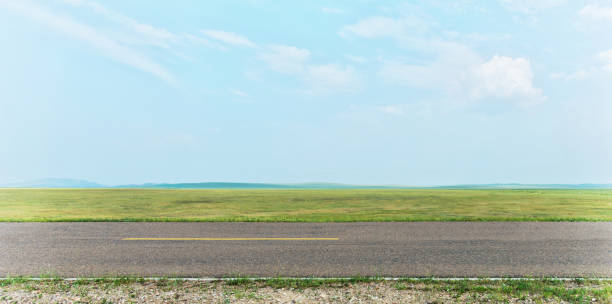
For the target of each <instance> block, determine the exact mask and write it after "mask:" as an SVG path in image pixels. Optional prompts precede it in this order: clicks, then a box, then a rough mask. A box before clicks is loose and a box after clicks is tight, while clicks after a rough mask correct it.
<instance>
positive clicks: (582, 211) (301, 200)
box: [0, 189, 612, 222]
mask: <svg viewBox="0 0 612 304" xmlns="http://www.w3.org/2000/svg"><path fill="white" fill-rule="evenodd" d="M0 221H287V222H293V221H296V222H343V221H612V190H609V189H608V190H441V189H427V190H418V189H410V190H391V189H384V190H371V189H370V190H357V189H350V190H240V189H234V190H185V189H181V190H170V189H164V190H154V189H0Z"/></svg>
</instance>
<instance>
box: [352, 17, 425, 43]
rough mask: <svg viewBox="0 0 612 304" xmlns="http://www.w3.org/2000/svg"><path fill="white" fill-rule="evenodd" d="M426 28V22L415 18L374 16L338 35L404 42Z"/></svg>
mask: <svg viewBox="0 0 612 304" xmlns="http://www.w3.org/2000/svg"><path fill="white" fill-rule="evenodd" d="M428 27H429V24H428V23H427V22H426V21H424V20H422V19H420V18H418V17H415V16H405V17H401V18H391V17H384V16H374V17H368V18H366V19H363V20H361V21H359V22H357V23H355V24H351V25H347V26H345V27H344V28H342V30H340V35H341V36H343V37H347V36H350V35H355V36H359V37H363V38H393V39H396V40H406V39H408V38H410V37H412V36H414V33H415V32H423V31H425V30H427V28H428Z"/></svg>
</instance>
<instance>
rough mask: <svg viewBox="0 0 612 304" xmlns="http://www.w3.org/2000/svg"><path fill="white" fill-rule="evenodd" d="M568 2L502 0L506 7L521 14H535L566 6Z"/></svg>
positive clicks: (561, 0) (552, 0)
mask: <svg viewBox="0 0 612 304" xmlns="http://www.w3.org/2000/svg"><path fill="white" fill-rule="evenodd" d="M565 2H566V0H501V3H502V5H503V6H504V7H506V8H507V9H509V10H511V11H517V12H521V13H526V14H530V13H534V12H536V11H539V10H545V9H550V8H554V7H557V6H560V5H563V4H565Z"/></svg>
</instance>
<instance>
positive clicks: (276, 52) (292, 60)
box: [259, 45, 310, 74]
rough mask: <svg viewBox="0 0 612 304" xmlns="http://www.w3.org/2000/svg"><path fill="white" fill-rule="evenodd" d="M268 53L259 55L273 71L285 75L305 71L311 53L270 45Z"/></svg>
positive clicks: (284, 46)
mask: <svg viewBox="0 0 612 304" xmlns="http://www.w3.org/2000/svg"><path fill="white" fill-rule="evenodd" d="M267 50H268V51H267V52H265V53H261V54H259V58H260V59H261V60H263V61H265V62H266V63H267V64H268V66H270V68H271V69H273V70H275V71H277V72H279V73H283V74H299V73H302V72H303V71H304V63H305V62H306V60H307V59H308V58H309V57H310V51H308V50H306V49H300V48H296V47H293V46H286V45H270V46H268V48H267Z"/></svg>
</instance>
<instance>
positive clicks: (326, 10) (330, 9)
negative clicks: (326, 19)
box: [321, 7, 345, 14]
mask: <svg viewBox="0 0 612 304" xmlns="http://www.w3.org/2000/svg"><path fill="white" fill-rule="evenodd" d="M321 11H322V12H324V13H326V14H344V13H345V11H344V10H343V9H340V8H335V7H324V8H321Z"/></svg>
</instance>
